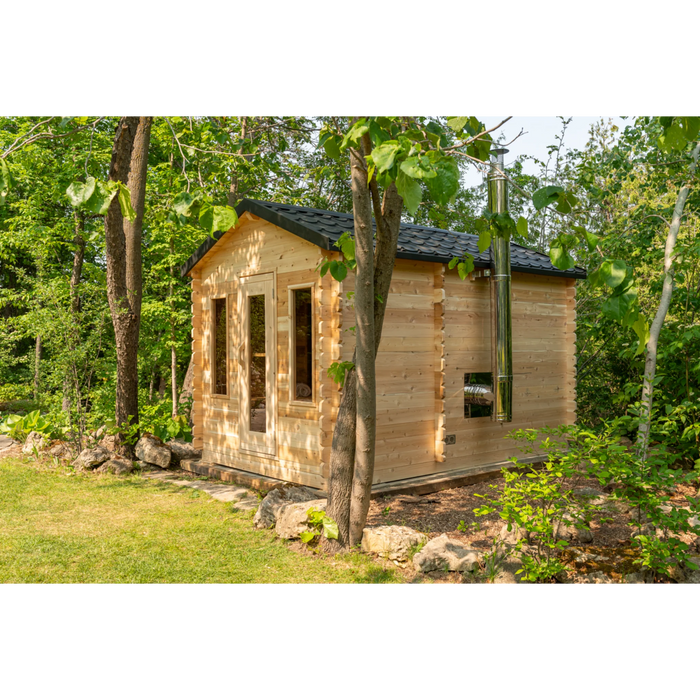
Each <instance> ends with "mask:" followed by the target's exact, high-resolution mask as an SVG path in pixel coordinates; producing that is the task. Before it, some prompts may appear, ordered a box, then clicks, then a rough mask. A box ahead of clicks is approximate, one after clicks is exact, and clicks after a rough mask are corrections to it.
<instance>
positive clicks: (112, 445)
mask: <svg viewBox="0 0 700 700" xmlns="http://www.w3.org/2000/svg"><path fill="white" fill-rule="evenodd" d="M98 444H99V445H100V447H104V448H105V449H106V450H109V451H110V452H114V451H115V450H116V449H117V436H116V435H105V436H104V437H103V438H102V439H101V440H100V441H99V443H98Z"/></svg>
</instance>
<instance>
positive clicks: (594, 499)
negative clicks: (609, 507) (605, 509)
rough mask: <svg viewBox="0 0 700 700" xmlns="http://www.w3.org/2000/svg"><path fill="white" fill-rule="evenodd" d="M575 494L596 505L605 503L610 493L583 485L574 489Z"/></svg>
mask: <svg viewBox="0 0 700 700" xmlns="http://www.w3.org/2000/svg"><path fill="white" fill-rule="evenodd" d="M574 496H576V497H577V498H579V499H582V500H585V501H586V502H587V503H590V504H591V505H594V506H602V505H605V504H606V502H607V500H608V495H607V494H606V493H604V492H603V491H600V490H598V489H594V488H592V487H590V486H581V487H579V488H577V489H574Z"/></svg>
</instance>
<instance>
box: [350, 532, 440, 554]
mask: <svg viewBox="0 0 700 700" xmlns="http://www.w3.org/2000/svg"><path fill="white" fill-rule="evenodd" d="M427 541H428V538H427V537H426V536H425V535H424V534H422V533H421V532H416V530H413V529H411V528H410V527H404V526H402V525H383V526H380V527H366V528H365V529H364V530H363V531H362V545H361V546H362V551H363V552H372V553H373V554H378V555H379V556H380V557H385V558H387V559H391V560H393V561H408V560H409V558H410V556H411V550H413V552H414V553H415V550H416V548H417V547H419V546H420V545H421V544H425V543H426V542H427Z"/></svg>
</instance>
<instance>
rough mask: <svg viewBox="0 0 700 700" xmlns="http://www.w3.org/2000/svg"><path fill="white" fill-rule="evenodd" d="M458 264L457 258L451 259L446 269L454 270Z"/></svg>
mask: <svg viewBox="0 0 700 700" xmlns="http://www.w3.org/2000/svg"><path fill="white" fill-rule="evenodd" d="M458 262H459V258H452V260H450V262H448V263H447V267H449V268H450V270H454V267H455V265H456V264H457V263H458Z"/></svg>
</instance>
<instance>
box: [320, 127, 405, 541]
mask: <svg viewBox="0 0 700 700" xmlns="http://www.w3.org/2000/svg"><path fill="white" fill-rule="evenodd" d="M363 147H364V150H365V151H369V150H370V149H371V144H370V143H369V139H366V140H365V142H364V144H363ZM362 165H364V163H362ZM364 184H365V187H364V189H362V190H361V191H359V192H358V193H359V194H360V196H361V198H362V199H361V205H360V206H361V207H363V208H364V210H365V211H366V209H367V201H366V197H365V195H366V193H367V192H368V189H367V182H366V173H365V175H364ZM369 193H370V194H369V195H366V196H367V197H369V196H371V203H370V205H369V209H370V222H371V210H372V207H373V208H374V215H375V220H376V222H377V236H376V252H375V255H374V258H375V260H374V271H373V295H372V296H373V298H372V307H371V308H372V310H371V311H369V314H370V317H372V316H373V320H374V341H373V353H374V354H373V356H372V369H374V360H375V359H376V356H377V353H378V351H379V345H380V342H381V336H382V329H383V325H384V317H385V314H386V307H387V301H388V298H389V290H390V288H391V279H392V275H393V271H394V265H395V262H396V251H397V247H398V238H399V229H400V225H401V213H402V211H403V199H402V198H401V196H400V195H399V193H398V191H397V189H396V186H395V185H394V184H392V185H390V186H389V187H388V188H387V189H386V191H385V193H384V198H383V201H382V200H381V199H380V196H379V189H378V186H377V182H376V178H373V180H372V182H371V183H370V188H369ZM354 195H355V181H354V173H353V196H354ZM356 216H357V214H356ZM365 216H366V214H365ZM356 222H357V218H356ZM356 230H357V229H356ZM356 247H357V233H356ZM358 274H359V273H358ZM357 285H358V288H359V279H358V282H357ZM355 308H356V312H357V316H358V320H359V315H360V313H359V310H358V305H357V296H356V297H355ZM358 345H359V341H358ZM357 359H358V358H357V351H356V354H355V357H354V358H353V364H356V365H357ZM357 415H358V381H357V373H356V371H351V372H349V373H348V375H347V377H346V381H345V388H344V391H343V398H342V401H341V404H340V408H339V411H338V418H337V422H336V427H335V431H334V433H333V446H332V453H331V465H330V475H329V486H328V508H327V513H328V515H329V517H331V518H333V519H334V520H335V521H336V522H337V523H338V527H339V531H340V537H339V539H338V542H337V543H336V542H333V541H327V542H326V550H327V551H331V552H333V551H338V550H344V549H347V548H348V546H353V545H355V544H358V543H359V542H360V541H361V539H362V533H363V530H364V527H365V524H366V521H367V514H368V512H369V505H370V498H371V490H372V482H373V480H374V444H375V440H374V438H373V439H372V452H371V455H372V459H371V468H368V465H367V460H366V459H362V460H361V463H360V469H359V471H358V469H357V462H358V458H357V450H356V448H357V444H356V440H357V441H358V444H359V438H358V437H357V436H356V430H357ZM372 429H373V435H375V436H376V387H375V391H374V419H373V421H372ZM366 437H367V436H366V435H365V436H364V437H363V438H362V439H363V440H366ZM351 522H352V525H350V523H351Z"/></svg>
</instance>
